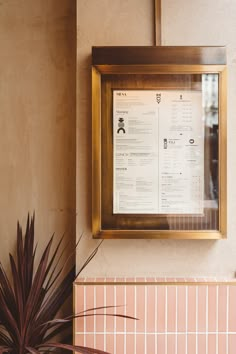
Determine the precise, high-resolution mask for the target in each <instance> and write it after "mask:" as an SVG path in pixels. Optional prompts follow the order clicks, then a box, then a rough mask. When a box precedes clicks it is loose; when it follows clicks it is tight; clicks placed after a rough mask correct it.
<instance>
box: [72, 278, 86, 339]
mask: <svg viewBox="0 0 236 354" xmlns="http://www.w3.org/2000/svg"><path fill="white" fill-rule="evenodd" d="M74 297H75V314H79V312H82V311H84V286H82V285H76V286H75V289H74ZM75 326H76V331H77V332H81V331H84V318H81V317H79V318H76V319H75Z"/></svg>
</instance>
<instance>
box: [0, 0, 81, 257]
mask: <svg viewBox="0 0 236 354" xmlns="http://www.w3.org/2000/svg"><path fill="white" fill-rule="evenodd" d="M75 10H76V1H73V0H71V1H68V0H60V1H57V0H40V1H32V0H10V1H8V0H3V1H0V47H1V50H0V64H1V65H0V78H1V79H0V211H1V212H0V260H1V261H2V262H3V263H4V264H6V262H7V257H8V252H13V253H14V251H15V240H16V239H15V235H16V222H17V219H19V221H20V222H21V223H22V224H23V225H24V228H25V221H26V217H27V213H28V211H29V212H31V213H33V211H35V213H36V237H37V239H38V241H39V248H40V247H42V246H44V245H45V243H46V242H47V241H48V239H49V236H51V234H52V233H53V232H54V231H55V233H56V235H57V236H61V235H62V234H63V233H64V231H67V233H66V240H67V242H69V243H71V245H72V246H73V245H74V242H75V226H74V225H75V71H76V65H75V62H76V60H75V57H76V52H75V48H76V41H75V37H76V36H75V27H76V24H75V23H76V11H75Z"/></svg>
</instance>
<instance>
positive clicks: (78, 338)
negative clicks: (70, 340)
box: [74, 334, 84, 345]
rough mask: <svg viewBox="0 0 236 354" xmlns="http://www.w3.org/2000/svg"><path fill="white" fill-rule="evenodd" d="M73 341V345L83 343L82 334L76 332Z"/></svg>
mask: <svg viewBox="0 0 236 354" xmlns="http://www.w3.org/2000/svg"><path fill="white" fill-rule="evenodd" d="M74 343H75V345H84V334H76V335H75V338H74Z"/></svg>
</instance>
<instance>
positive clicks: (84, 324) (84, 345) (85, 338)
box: [84, 286, 87, 346]
mask: <svg viewBox="0 0 236 354" xmlns="http://www.w3.org/2000/svg"><path fill="white" fill-rule="evenodd" d="M84 311H86V286H84ZM86 329H87V328H86V317H84V346H86V335H85V333H86Z"/></svg>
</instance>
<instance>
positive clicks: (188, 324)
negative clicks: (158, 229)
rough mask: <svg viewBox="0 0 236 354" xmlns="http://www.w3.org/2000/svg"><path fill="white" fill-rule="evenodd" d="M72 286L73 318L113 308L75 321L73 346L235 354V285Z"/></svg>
mask: <svg viewBox="0 0 236 354" xmlns="http://www.w3.org/2000/svg"><path fill="white" fill-rule="evenodd" d="M74 287H75V288H74V290H75V291H74V294H75V296H74V298H75V313H79V312H81V311H86V310H87V309H92V308H94V307H100V306H116V307H113V308H107V309H101V310H97V311H95V313H96V314H97V316H95V317H92V316H88V317H85V318H78V319H76V320H75V344H78V345H85V346H90V347H94V348H96V349H101V350H105V351H107V352H109V353H111V354H235V353H236V282H233V281H232V282H217V281H215V280H212V279H211V281H210V282H209V281H203V280H201V279H187V280H185V279H181V280H180V279H171V280H168V279H161V280H160V279H138V280H137V279H121V278H116V279H79V280H78V281H77V282H76V283H75V285H74ZM91 312H92V311H88V312H86V313H87V314H91ZM114 313H116V314H119V313H120V314H126V315H130V316H134V317H137V318H138V319H139V320H137V321H134V320H130V319H124V318H119V317H114V316H109V314H114ZM103 314H106V316H103Z"/></svg>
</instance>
